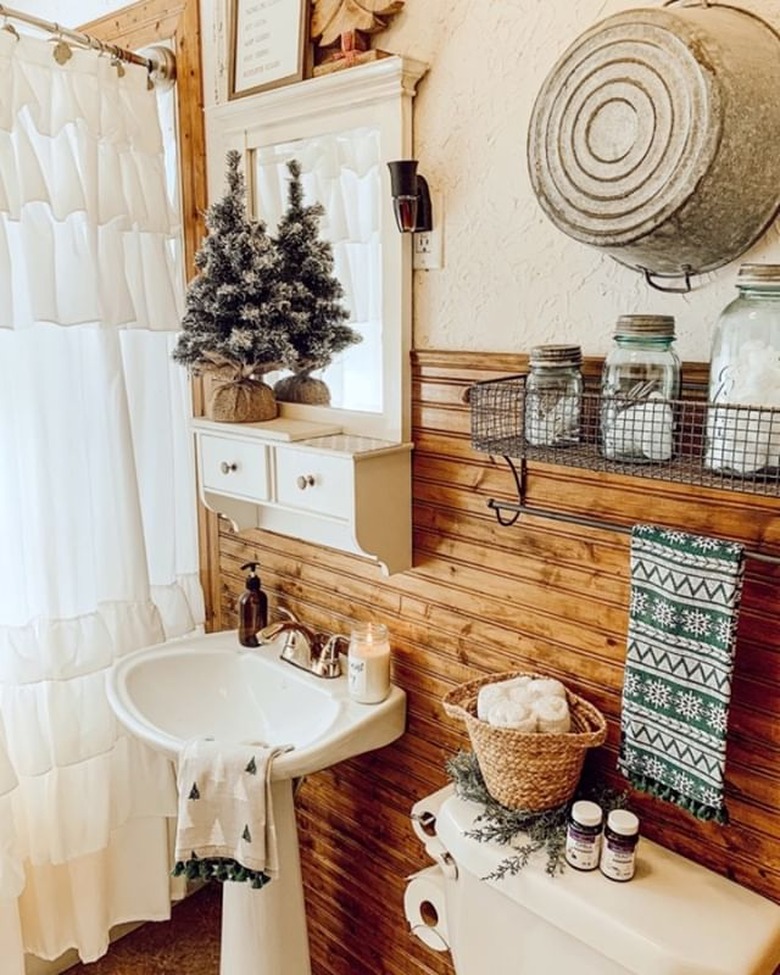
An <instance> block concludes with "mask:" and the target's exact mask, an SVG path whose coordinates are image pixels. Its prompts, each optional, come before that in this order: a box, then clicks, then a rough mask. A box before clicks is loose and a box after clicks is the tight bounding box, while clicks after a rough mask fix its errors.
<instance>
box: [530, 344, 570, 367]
mask: <svg viewBox="0 0 780 975" xmlns="http://www.w3.org/2000/svg"><path fill="white" fill-rule="evenodd" d="M528 361H529V362H530V363H531V365H532V366H560V367H561V368H563V367H565V366H579V365H580V364H581V363H582V349H581V348H580V347H579V345H535V346H534V347H533V348H532V349H531V354H530V356H529V358H528Z"/></svg>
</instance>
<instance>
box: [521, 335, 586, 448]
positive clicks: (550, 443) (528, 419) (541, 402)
mask: <svg viewBox="0 0 780 975" xmlns="http://www.w3.org/2000/svg"><path fill="white" fill-rule="evenodd" d="M529 364H530V367H531V371H530V373H529V375H528V378H527V379H526V382H525V439H526V441H527V442H528V443H529V444H532V445H533V446H534V447H569V446H571V445H572V444H578V443H579V442H580V413H581V410H582V373H581V372H580V366H581V364H582V350H581V349H580V347H579V346H578V345H537V346H534V348H532V349H531V354H530V357H529Z"/></svg>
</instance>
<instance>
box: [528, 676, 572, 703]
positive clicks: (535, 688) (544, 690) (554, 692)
mask: <svg viewBox="0 0 780 975" xmlns="http://www.w3.org/2000/svg"><path fill="white" fill-rule="evenodd" d="M528 692H529V695H530V697H531V700H533V701H536V700H538V699H539V698H540V697H562V698H563V699H564V701H565V700H566V688H565V687H564V686H563V684H562V683H561V682H560V681H559V680H556V679H555V678H554V677H535V678H534V679H533V680H532V681H531V683H530V684H529V685H528Z"/></svg>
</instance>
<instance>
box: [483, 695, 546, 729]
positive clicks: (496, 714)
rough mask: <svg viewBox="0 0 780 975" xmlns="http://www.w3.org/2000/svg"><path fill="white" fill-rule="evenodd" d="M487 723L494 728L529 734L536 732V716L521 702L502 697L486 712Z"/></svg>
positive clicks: (531, 709)
mask: <svg viewBox="0 0 780 975" xmlns="http://www.w3.org/2000/svg"><path fill="white" fill-rule="evenodd" d="M488 723H489V724H492V725H493V727H495V728H512V729H513V730H514V731H523V732H525V733H526V734H531V733H533V732H535V731H536V714H535V712H534V710H533V708H531V707H529V706H528V705H527V704H524V703H523V702H522V701H513V700H511V699H510V698H508V697H504V698H501V699H499V700H498V701H496V702H495V703H494V704H493V706H492V707H491V709H490V711H489V712H488Z"/></svg>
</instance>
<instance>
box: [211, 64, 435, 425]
mask: <svg viewBox="0 0 780 975" xmlns="http://www.w3.org/2000/svg"><path fill="white" fill-rule="evenodd" d="M424 72H425V65H423V64H421V63H419V62H416V61H410V60H408V59H405V58H400V57H388V58H383V59H380V60H378V61H375V62H372V63H369V64H365V65H360V66H358V67H353V68H348V69H344V70H341V71H336V72H334V73H333V74H330V75H323V76H320V77H317V78H312V79H309V80H307V81H303V82H300V83H297V84H294V85H289V86H287V87H286V88H278V89H273V90H271V91H267V92H260V93H258V94H256V95H253V96H249V97H246V98H242V99H240V100H237V101H232V102H228V103H226V104H223V105H217V106H214V107H213V108H210V109H209V110H208V112H207V129H208V145H209V160H208V167H209V197H210V199H212V200H213V199H216V198H218V197H219V196H220V195H221V194H222V192H223V191H224V161H225V154H226V152H227V151H228V149H238V150H239V151H241V152H242V153H243V154H244V162H245V166H244V171H245V173H246V176H247V190H248V196H249V208H250V211H251V213H252V214H253V215H254V216H257V217H262V219H264V220H265V221H266V223H267V224H268V226H269V229H270V230H271V232H273V231H274V230H275V227H276V224H277V222H278V220H279V217H280V215H281V213H282V212H283V210H284V208H285V206H286V202H287V186H288V173H287V168H286V163H287V161H288V160H289V159H292V158H295V159H297V160H298V161H299V163H300V164H301V170H302V173H301V179H302V184H303V189H304V196H305V199H306V202H307V203H309V202H314V201H315V200H316V201H319V202H321V203H322V204H323V205H324V207H325V216H324V217H323V219H322V221H321V223H320V232H321V234H322V236H323V237H324V238H326V239H328V240H330V242H331V244H332V246H333V252H334V260H335V271H336V274H337V276H338V277H339V280H340V281H341V283H342V285H343V286H344V290H345V294H346V297H345V304H346V306H347V307H348V308H349V310H350V313H351V322H350V324H351V325H352V327H353V328H355V329H356V331H358V332H359V333H360V334H361V335H362V336H363V340H362V341H361V342H360V343H358V344H356V345H353V346H350V347H349V348H348V349H346V350H345V351H344V352H342V353H341V354H340V355H339V356H338V357H337V358H336V359H334V361H333V363H332V364H331V365H330V366H329V367H328V369H327V370H326V371H325V372H324V373H323V374H322V378H324V379H325V380H326V382H327V383H328V386H329V387H330V390H331V405H330V406H329V407H322V406H305V405H301V404H288V403H281V404H280V411H281V413H282V415H285V416H291V417H301V418H305V419H312V420H325V421H328V422H338V423H339V424H341V426H342V427H343V429H344V431H345V432H347V433H353V434H357V435H365V436H371V437H377V438H380V439H384V440H389V441H393V442H406V441H408V440H409V438H410V396H411V388H410V387H411V382H410V365H409V351H410V347H411V325H412V322H411V314H412V309H411V301H412V295H411V286H412V280H411V279H412V263H411V252H410V248H411V241H410V235H408V234H405V235H403V234H400V233H399V232H398V230H397V228H396V226H395V221H394V218H393V213H392V204H391V198H390V185H389V174H388V171H387V165H386V163H387V162H388V161H389V160H391V159H401V158H409V157H411V155H412V99H413V97H414V93H415V89H416V86H417V83H418V81H419V80H420V78H421V77H422V76H423V74H424Z"/></svg>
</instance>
